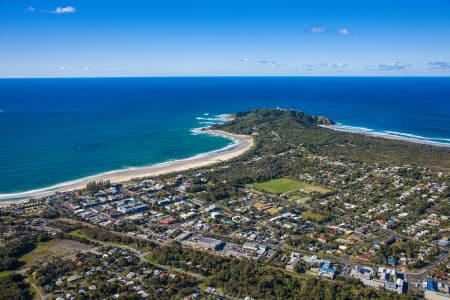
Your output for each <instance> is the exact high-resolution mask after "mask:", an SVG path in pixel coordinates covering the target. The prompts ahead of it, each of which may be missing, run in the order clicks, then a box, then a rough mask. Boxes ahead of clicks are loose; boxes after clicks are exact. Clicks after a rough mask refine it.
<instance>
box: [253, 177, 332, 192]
mask: <svg viewBox="0 0 450 300" xmlns="http://www.w3.org/2000/svg"><path fill="white" fill-rule="evenodd" d="M253 188H254V189H256V190H259V191H264V192H268V193H272V194H285V193H289V192H293V191H296V190H306V191H309V192H317V193H320V194H326V193H329V192H331V191H330V190H329V189H326V188H323V187H321V186H316V185H312V184H308V183H304V182H301V181H297V180H294V179H291V178H279V179H273V180H270V181H266V182H260V183H255V184H253Z"/></svg>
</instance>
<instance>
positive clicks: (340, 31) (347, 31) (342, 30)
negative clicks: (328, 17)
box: [337, 28, 351, 35]
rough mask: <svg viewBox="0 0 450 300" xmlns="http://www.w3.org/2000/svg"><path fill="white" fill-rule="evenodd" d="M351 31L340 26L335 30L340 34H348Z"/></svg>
mask: <svg viewBox="0 0 450 300" xmlns="http://www.w3.org/2000/svg"><path fill="white" fill-rule="evenodd" d="M350 33H351V32H350V30H348V29H347V28H341V29H339V30H338V31H337V34H340V35H349V34H350Z"/></svg>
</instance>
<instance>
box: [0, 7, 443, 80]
mask: <svg viewBox="0 0 450 300" xmlns="http://www.w3.org/2000/svg"><path fill="white" fill-rule="evenodd" d="M189 75H194V76H195V75H327V76H330V75H332V76H334V75H336V76H345V75H365V76H372V75H374V76H378V75H381V76H422V75H426V76H448V75H450V0H409V1H404V0H386V1H384V0H376V1H375V0H357V1H338V0H335V1H327V0H321V1H311V0H309V1H301V0H297V1H282V0H277V1H275V0H273V1H264V0H260V1H253V0H240V1H234V0H227V1H220V0H182V1H178V0H164V1H163V0H161V1H152V0H145V1H144V0H143V1H133V0H130V1H121V0H115V1H103V0H67V1H50V0H28V1H27V0H1V1H0V77H71V76H83V77H86V76H189Z"/></svg>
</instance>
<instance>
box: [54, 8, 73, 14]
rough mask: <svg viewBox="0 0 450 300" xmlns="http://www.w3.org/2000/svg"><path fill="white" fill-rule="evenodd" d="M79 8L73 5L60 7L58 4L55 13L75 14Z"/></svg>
mask: <svg viewBox="0 0 450 300" xmlns="http://www.w3.org/2000/svg"><path fill="white" fill-rule="evenodd" d="M76 11H77V10H76V9H75V7H73V6H66V7H60V6H58V7H57V8H56V9H55V10H54V11H53V13H55V14H73V13H74V12H76Z"/></svg>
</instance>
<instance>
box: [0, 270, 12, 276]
mask: <svg viewBox="0 0 450 300" xmlns="http://www.w3.org/2000/svg"><path fill="white" fill-rule="evenodd" d="M12 273H14V271H13V270H11V271H9V270H8V271H1V272H0V277H4V276H8V275H11V274H12Z"/></svg>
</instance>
